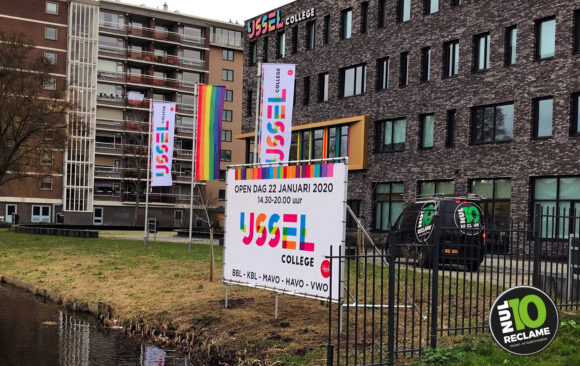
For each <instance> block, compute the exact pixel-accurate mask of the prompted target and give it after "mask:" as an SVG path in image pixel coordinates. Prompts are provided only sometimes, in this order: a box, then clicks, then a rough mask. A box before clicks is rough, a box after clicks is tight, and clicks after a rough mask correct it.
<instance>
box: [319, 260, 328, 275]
mask: <svg viewBox="0 0 580 366" xmlns="http://www.w3.org/2000/svg"><path fill="white" fill-rule="evenodd" d="M320 273H322V277H324V278H328V277H330V261H329V260H328V259H326V260H324V261H322V264H321V265H320Z"/></svg>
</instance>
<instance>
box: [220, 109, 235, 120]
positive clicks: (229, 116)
mask: <svg viewBox="0 0 580 366" xmlns="http://www.w3.org/2000/svg"><path fill="white" fill-rule="evenodd" d="M233 114H234V113H233V111H231V110H229V109H224V116H223V120H224V122H231V121H232V119H233Z"/></svg>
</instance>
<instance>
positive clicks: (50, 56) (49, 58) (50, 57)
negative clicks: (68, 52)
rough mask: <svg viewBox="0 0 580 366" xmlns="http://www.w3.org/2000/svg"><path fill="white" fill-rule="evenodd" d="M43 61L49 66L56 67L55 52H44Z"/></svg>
mask: <svg viewBox="0 0 580 366" xmlns="http://www.w3.org/2000/svg"><path fill="white" fill-rule="evenodd" d="M44 59H45V60H46V62H48V63H49V64H51V65H56V53H55V52H48V51H47V52H44Z"/></svg>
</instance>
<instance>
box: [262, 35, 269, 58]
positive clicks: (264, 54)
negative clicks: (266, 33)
mask: <svg viewBox="0 0 580 366" xmlns="http://www.w3.org/2000/svg"><path fill="white" fill-rule="evenodd" d="M262 62H268V37H264V47H263V48H262Z"/></svg>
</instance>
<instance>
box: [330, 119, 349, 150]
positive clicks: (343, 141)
mask: <svg viewBox="0 0 580 366" xmlns="http://www.w3.org/2000/svg"><path fill="white" fill-rule="evenodd" d="M327 145H328V151H327V157H329V158H336V157H344V156H348V126H338V127H330V128H329V129H328V144H327Z"/></svg>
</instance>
